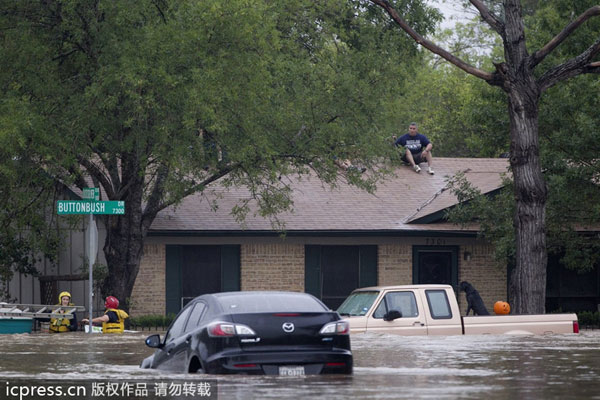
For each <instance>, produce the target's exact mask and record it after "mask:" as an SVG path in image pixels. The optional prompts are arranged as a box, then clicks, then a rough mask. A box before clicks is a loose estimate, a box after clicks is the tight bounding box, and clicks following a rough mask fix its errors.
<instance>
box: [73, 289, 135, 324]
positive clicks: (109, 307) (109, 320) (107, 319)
mask: <svg viewBox="0 0 600 400" xmlns="http://www.w3.org/2000/svg"><path fill="white" fill-rule="evenodd" d="M104 308H105V309H106V310H105V311H104V315H102V316H101V317H96V318H93V319H92V323H93V324H95V323H100V322H102V333H123V330H124V329H125V319H127V318H129V315H128V314H127V313H126V312H125V311H123V310H119V300H118V299H117V298H116V297H114V296H108V297H107V298H106V300H105V301H104ZM81 322H82V323H84V324H87V323H88V322H89V319H87V318H86V319H83V320H81Z"/></svg>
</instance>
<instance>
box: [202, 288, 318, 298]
mask: <svg viewBox="0 0 600 400" xmlns="http://www.w3.org/2000/svg"><path fill="white" fill-rule="evenodd" d="M282 294H284V295H290V296H311V295H310V294H308V293H304V292H286V291H274V290H260V291H259V290H247V291H239V292H221V293H213V294H212V296H215V297H217V298H219V297H228V296H269V295H282Z"/></svg>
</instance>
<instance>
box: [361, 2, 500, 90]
mask: <svg viewBox="0 0 600 400" xmlns="http://www.w3.org/2000/svg"><path fill="white" fill-rule="evenodd" d="M369 1H370V2H371V3H373V4H375V5H378V6H379V7H381V8H383V9H384V10H385V11H386V12H387V13H388V14H389V16H390V17H392V19H393V20H394V22H396V24H398V25H399V26H400V28H402V29H403V30H404V32H406V33H408V35H409V36H410V37H412V38H413V39H414V40H415V42H417V43H418V44H420V45H421V46H423V47H425V48H426V49H427V50H429V51H431V52H432V53H435V54H437V55H439V56H440V57H442V58H444V59H445V60H447V61H448V62H450V63H452V64H454V65H456V66H457V67H458V68H460V69H462V70H463V71H465V72H466V73H468V74H471V75H473V76H476V77H478V78H481V79H483V80H484V81H487V82H488V83H490V84H495V85H499V83H500V82H498V79H497V77H496V76H495V74H492V73H490V72H486V71H482V70H480V69H478V68H475V67H474V66H472V65H470V64H468V63H466V62H464V61H463V60H461V59H460V58H458V57H456V56H455V55H453V54H452V53H450V52H448V51H446V50H444V49H443V48H441V47H440V46H438V45H437V44H435V43H433V42H431V41H429V40H427V39H425V38H424V37H423V36H421V35H419V34H418V33H417V32H416V31H415V30H414V29H412V28H411V27H410V26H409V25H408V24H407V23H406V22H404V20H403V19H402V18H400V16H399V15H398V12H397V11H396V10H395V9H394V8H393V7H392V6H391V5H390V3H389V2H388V1H387V0H369Z"/></svg>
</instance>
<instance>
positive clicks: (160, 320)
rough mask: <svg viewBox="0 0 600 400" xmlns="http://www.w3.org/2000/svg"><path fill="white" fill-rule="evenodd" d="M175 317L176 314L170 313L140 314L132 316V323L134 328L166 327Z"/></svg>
mask: <svg viewBox="0 0 600 400" xmlns="http://www.w3.org/2000/svg"><path fill="white" fill-rule="evenodd" d="M174 319H175V314H173V313H169V314H167V315H159V314H153V315H140V316H139V317H131V318H130V324H131V326H132V327H133V328H135V329H138V328H141V329H142V330H143V329H144V328H148V329H150V328H154V329H157V328H166V327H168V326H169V325H171V322H173V320H174Z"/></svg>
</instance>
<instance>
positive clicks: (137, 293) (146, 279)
mask: <svg viewBox="0 0 600 400" xmlns="http://www.w3.org/2000/svg"><path fill="white" fill-rule="evenodd" d="M165 266H166V255H165V245H164V244H146V245H144V255H143V257H142V261H141V262H140V270H139V272H138V275H137V278H136V280H135V285H134V286H133V292H132V294H131V298H132V305H131V307H130V311H131V315H132V316H139V315H147V314H161V315H164V313H165V309H166V304H165V278H166V274H165Z"/></svg>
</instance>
